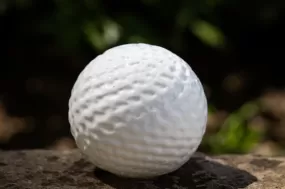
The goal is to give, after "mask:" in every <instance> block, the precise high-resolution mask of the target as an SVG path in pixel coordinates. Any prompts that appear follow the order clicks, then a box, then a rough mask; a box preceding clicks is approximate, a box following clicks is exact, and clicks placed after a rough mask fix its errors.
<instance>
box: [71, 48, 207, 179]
mask: <svg viewBox="0 0 285 189" xmlns="http://www.w3.org/2000/svg"><path fill="white" fill-rule="evenodd" d="M206 121H207V101H206V97H205V94H204V91H203V88H202V85H201V83H200V81H199V79H198V77H197V76H196V75H195V73H194V72H193V71H192V69H191V68H190V67H189V65H188V64H187V63H186V62H184V61H183V60H182V59H181V58H180V57H178V56H177V55H175V54H173V53H172V52H170V51H168V50H166V49H164V48H162V47H158V46H154V45H148V44H127V45H121V46H118V47H114V48H111V49H109V50H107V51H106V52H104V53H103V54H102V55H99V56H98V57H96V58H95V59H94V60H92V61H91V62H90V63H89V64H88V65H87V66H86V67H85V69H84V70H83V71H82V72H81V73H80V75H79V76H78V78H77V80H76V82H75V84H74V87H73V89H72V92H71V97H70V100H69V122H70V125H71V132H72V135H73V136H74V138H75V141H76V143H77V146H78V147H79V148H80V149H81V150H82V152H83V153H84V154H85V155H86V156H87V158H89V160H90V161H91V162H93V163H94V164H95V165H96V166H98V167H99V168H101V169H104V170H107V171H109V172H112V173H114V174H117V175H120V176H125V177H137V178H147V177H154V176H159V175H163V174H166V173H169V172H172V171H174V170H176V169H178V168H179V167H181V166H182V165H183V164H184V163H185V162H186V161H188V160H189V158H190V157H191V155H192V154H193V153H194V152H195V151H196V149H197V148H198V146H199V144H200V142H201V140H202V137H203V135H204V132H205V126H206Z"/></svg>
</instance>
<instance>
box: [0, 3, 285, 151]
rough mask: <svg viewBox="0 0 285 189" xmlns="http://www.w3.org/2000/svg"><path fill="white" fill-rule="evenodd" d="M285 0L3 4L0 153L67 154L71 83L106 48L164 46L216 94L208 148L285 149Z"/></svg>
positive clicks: (0, 15)
mask: <svg viewBox="0 0 285 189" xmlns="http://www.w3.org/2000/svg"><path fill="white" fill-rule="evenodd" d="M284 8H285V1H281V0H271V1H269V0H261V1H256V2H255V1H242V0H240V1H237V0H236V1H234V0H232V1H226V0H200V1H193V0H192V1H188V0H176V1H161V0H140V1H124V0H122V1H111V0H104V1H102V0H98V1H96V0H81V1H76V0H61V1H59V0H41V1H36V0H1V1H0V45H1V49H0V50H1V51H0V53H1V54H0V55H1V56H0V58H1V59H0V62H1V67H0V97H1V99H0V100H1V103H0V149H4V150H12V149H28V148H48V149H57V150H65V149H70V148H74V147H75V144H74V141H73V140H72V137H71V135H70V133H69V123H68V120H67V112H68V107H67V105H68V99H69V96H70V91H71V88H72V86H73V84H74V82H75V80H76V78H77V76H78V74H79V73H80V72H81V71H82V69H83V68H84V67H85V66H86V65H87V64H88V63H89V62H90V61H91V60H92V59H94V58H95V57H96V56H97V55H98V54H100V53H102V52H103V51H104V50H106V49H108V48H111V47H113V46H116V45H120V44H124V43H133V42H135V43H137V42H143V43H150V44H155V45H159V46H163V47H165V48H167V49H169V50H171V51H173V52H174V53H176V54H177V55H179V56H180V57H182V58H183V59H184V60H185V61H187V62H188V63H189V65H190V66H191V67H192V68H193V70H194V71H195V72H196V73H197V75H198V76H199V78H200V79H201V81H202V83H203V85H204V87H205V91H206V93H207V96H208V103H209V121H208V130H207V134H206V136H205V138H204V141H203V144H202V145H201V147H200V150H201V151H204V152H207V153H248V152H253V153H259V154H265V155H279V154H283V153H284V146H285V122H284V115H285V93H284V91H283V86H284V84H285V77H284V69H283V68H282V66H283V62H284V54H285V51H284V49H285V48H284V46H283V45H284V42H285V37H284V33H285V30H284V21H285V20H284V19H285V11H284Z"/></svg>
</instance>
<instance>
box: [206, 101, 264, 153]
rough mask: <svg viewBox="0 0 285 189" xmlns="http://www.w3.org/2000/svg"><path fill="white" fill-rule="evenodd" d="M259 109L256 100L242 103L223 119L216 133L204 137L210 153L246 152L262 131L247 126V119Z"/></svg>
mask: <svg viewBox="0 0 285 189" xmlns="http://www.w3.org/2000/svg"><path fill="white" fill-rule="evenodd" d="M258 111H259V106H258V103H257V102H249V103H246V104H244V105H243V106H242V107H241V108H240V109H239V110H237V111H236V112H233V113H232V114H230V115H229V116H228V118H227V119H226V120H225V122H224V124H223V125H222V126H221V129H220V130H219V131H218V132H217V134H215V135H212V136H209V137H206V138H205V139H204V141H203V145H209V147H210V151H211V153H214V154H221V153H247V152H249V151H250V150H251V149H252V148H253V147H254V146H255V145H256V144H257V143H259V142H260V140H261V139H262V137H263V135H264V133H262V131H259V130H256V129H254V127H249V126H248V121H249V120H250V119H251V118H252V117H254V116H255V115H256V114H257V113H258Z"/></svg>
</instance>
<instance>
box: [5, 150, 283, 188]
mask: <svg viewBox="0 0 285 189" xmlns="http://www.w3.org/2000/svg"><path fill="white" fill-rule="evenodd" d="M12 188H13V189H18V188H19V189H22V188H23V189H25V188H26V189H93V188H94V189H95V188H101V189H115V188H116V189H144V188H145V189H172V188H173V189H188V188H189V189H238V188H248V189H273V188H274V189H279V188H280V189H283V188H284V189H285V158H284V157H283V158H282V157H275V158H268V157H267V158H266V157H261V156H253V155H244V156H242V155H241V156H239V155H223V156H211V157H209V156H206V155H204V154H201V153H196V154H195V155H194V156H193V157H192V159H191V160H190V161H189V162H188V163H187V164H186V165H184V166H183V167H182V168H180V169H179V170H177V171H176V172H173V173H171V174H168V175H164V176H161V177H158V178H155V179H152V180H136V179H126V178H119V177H117V176H114V175H112V174H110V173H108V172H105V171H102V170H99V169H95V167H94V166H93V165H92V164H90V163H89V162H87V161H86V160H85V159H84V157H83V156H82V155H81V154H80V153H79V151H77V150H72V151H66V152H59V151H48V150H33V151H0V189H12Z"/></svg>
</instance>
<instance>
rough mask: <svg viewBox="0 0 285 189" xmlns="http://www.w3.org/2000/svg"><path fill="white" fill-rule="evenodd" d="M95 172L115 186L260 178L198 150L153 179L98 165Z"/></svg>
mask: <svg viewBox="0 0 285 189" xmlns="http://www.w3.org/2000/svg"><path fill="white" fill-rule="evenodd" d="M94 174H95V177H97V178H98V179H99V180H100V181H101V182H103V183H105V184H107V185H109V186H111V187H113V188H116V189H139V188H146V189H159V188H161V189H165V188H168V189H170V188H176V189H177V188H183V189H184V188H185V189H187V188H191V189H208V188H209V189H223V188H225V189H227V188H229V189H238V188H245V187H246V186H248V185H250V184H251V183H253V182H256V181H257V178H256V177H255V176H253V175H251V174H250V173H248V172H246V171H244V170H240V169H237V168H234V167H231V166H228V165H223V164H221V163H218V162H214V161H210V160H208V159H206V158H205V156H203V155H199V154H196V155H194V156H193V157H192V158H191V159H190V160H189V161H188V162H187V163H186V164H185V165H184V166H182V167H181V168H180V169H178V170H177V171H174V172H172V173H169V174H166V175H163V176H159V177H155V178H150V179H133V178H124V177H119V176H116V175H114V174H112V173H109V172H107V171H104V170H101V169H99V168H96V169H95V170H94Z"/></svg>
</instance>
